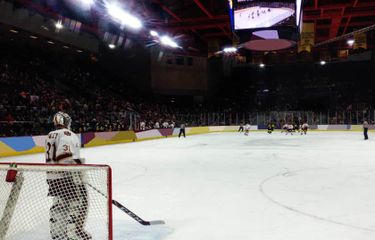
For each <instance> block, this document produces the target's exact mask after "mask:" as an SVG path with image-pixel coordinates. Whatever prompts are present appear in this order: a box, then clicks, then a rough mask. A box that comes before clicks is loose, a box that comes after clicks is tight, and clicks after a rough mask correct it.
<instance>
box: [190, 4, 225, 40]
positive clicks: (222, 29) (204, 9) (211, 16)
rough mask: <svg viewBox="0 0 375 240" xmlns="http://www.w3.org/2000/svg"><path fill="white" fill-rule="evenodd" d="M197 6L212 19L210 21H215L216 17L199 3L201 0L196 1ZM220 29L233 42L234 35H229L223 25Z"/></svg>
mask: <svg viewBox="0 0 375 240" xmlns="http://www.w3.org/2000/svg"><path fill="white" fill-rule="evenodd" d="M194 2H195V4H197V6H198V7H199V8H200V9H201V10H202V11H203V12H204V13H205V14H206V15H207V16H208V17H209V18H210V19H213V18H214V15H213V14H212V13H211V12H210V11H208V10H207V8H206V7H205V6H204V5H203V4H202V3H201V2H200V1H199V0H194ZM218 27H219V28H220V29H221V31H223V33H224V34H225V36H227V37H228V38H229V40H232V35H231V34H230V33H228V32H227V31H225V29H224V27H223V26H221V25H218Z"/></svg>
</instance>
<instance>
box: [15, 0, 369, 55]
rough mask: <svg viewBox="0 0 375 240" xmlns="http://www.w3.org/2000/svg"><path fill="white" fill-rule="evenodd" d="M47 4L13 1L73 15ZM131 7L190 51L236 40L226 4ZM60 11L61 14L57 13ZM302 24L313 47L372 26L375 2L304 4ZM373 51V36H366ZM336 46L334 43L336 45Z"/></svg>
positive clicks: (191, 0)
mask: <svg viewBox="0 0 375 240" xmlns="http://www.w3.org/2000/svg"><path fill="white" fill-rule="evenodd" d="M48 1H49V0H15V1H13V2H17V3H18V4H19V5H21V6H28V7H30V8H33V9H35V10H37V11H39V12H41V13H44V14H47V15H49V16H51V17H53V16H55V17H56V16H59V15H61V14H64V15H67V16H66V17H70V18H74V17H78V16H77V15H75V16H74V14H73V15H72V13H69V12H66V11H63V10H61V9H60V10H59V9H58V8H55V9H53V8H51V7H49V6H47V5H46V2H48ZM122 1H123V2H126V4H131V5H132V6H133V7H134V8H135V9H136V10H137V11H138V12H139V13H140V14H141V15H142V17H143V18H144V19H146V21H147V24H148V25H149V26H151V27H152V28H156V29H161V30H163V31H164V32H167V33H169V34H171V35H173V36H175V37H176V38H177V40H180V41H181V42H182V44H183V45H185V46H186V45H187V47H188V48H189V49H190V50H196V51H197V52H206V53H207V49H209V47H210V45H212V44H216V45H220V46H225V45H228V44H231V43H232V42H233V41H234V40H235V36H234V35H233V34H232V32H231V29H230V19H229V14H228V1H227V0H122ZM59 11H60V12H59ZM78 20H81V21H82V22H83V24H84V25H85V29H86V30H88V31H93V32H95V31H97V30H98V29H97V28H98V26H97V24H98V23H97V22H96V21H92V20H85V19H82V18H81V17H78ZM304 22H313V23H315V43H320V42H324V41H326V40H329V39H333V38H335V37H338V36H341V35H344V34H347V33H350V32H353V31H355V30H358V29H362V28H365V27H368V26H370V25H373V24H374V23H375V1H374V0H305V5H304ZM368 36H369V37H368V41H369V42H368V45H369V47H370V48H373V47H374V39H375V34H374V32H373V31H371V32H369V33H368ZM335 44H336V43H335Z"/></svg>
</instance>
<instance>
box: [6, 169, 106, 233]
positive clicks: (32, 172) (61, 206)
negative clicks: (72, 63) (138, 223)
mask: <svg viewBox="0 0 375 240" xmlns="http://www.w3.org/2000/svg"><path fill="white" fill-rule="evenodd" d="M111 201H112V196H111V169H110V167H109V166H106V165H52V164H22V163H17V166H16V167H15V166H14V165H11V164H9V163H0V240H26V239H27V240H44V239H45V240H47V239H58V240H60V239H61V240H68V239H69V240H91V239H92V240H94V239H98V240H99V239H100V240H112V202H111Z"/></svg>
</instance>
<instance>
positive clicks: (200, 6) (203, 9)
mask: <svg viewBox="0 0 375 240" xmlns="http://www.w3.org/2000/svg"><path fill="white" fill-rule="evenodd" d="M194 2H195V4H197V5H198V7H199V8H200V9H201V10H202V11H203V12H204V13H205V14H206V15H207V16H208V17H209V18H213V17H214V15H213V14H211V13H210V11H208V10H207V8H206V7H205V6H204V5H203V4H202V3H201V2H200V1H199V0H194Z"/></svg>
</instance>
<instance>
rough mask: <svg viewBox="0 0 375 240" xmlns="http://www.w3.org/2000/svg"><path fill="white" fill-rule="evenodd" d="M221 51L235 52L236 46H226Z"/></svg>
mask: <svg viewBox="0 0 375 240" xmlns="http://www.w3.org/2000/svg"><path fill="white" fill-rule="evenodd" d="M223 51H224V52H225V53H235V52H237V48H235V47H227V48H224V50H223Z"/></svg>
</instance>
